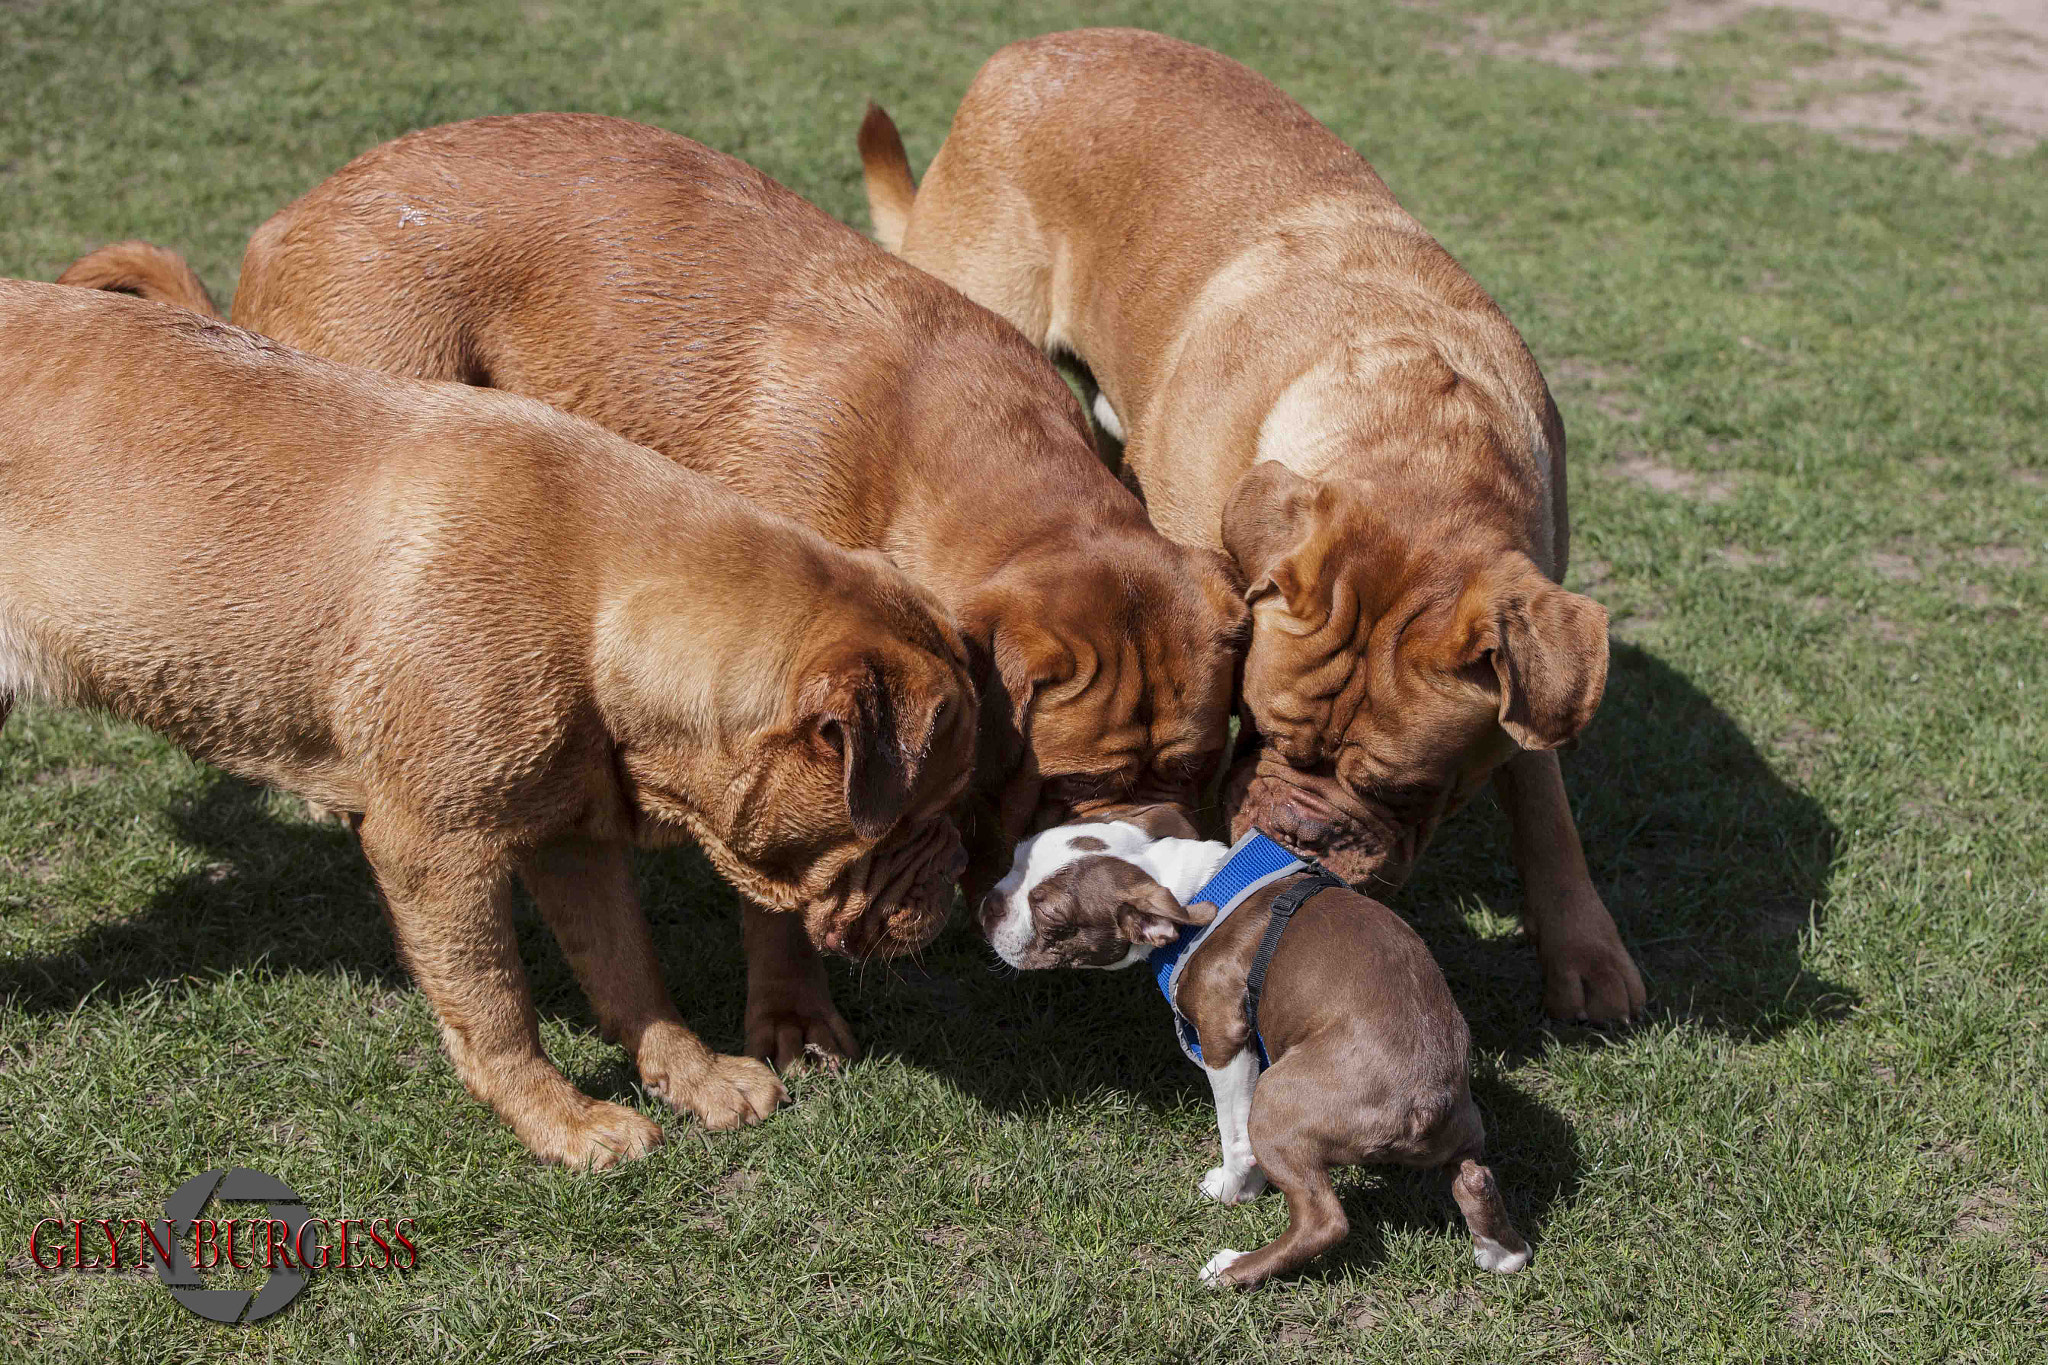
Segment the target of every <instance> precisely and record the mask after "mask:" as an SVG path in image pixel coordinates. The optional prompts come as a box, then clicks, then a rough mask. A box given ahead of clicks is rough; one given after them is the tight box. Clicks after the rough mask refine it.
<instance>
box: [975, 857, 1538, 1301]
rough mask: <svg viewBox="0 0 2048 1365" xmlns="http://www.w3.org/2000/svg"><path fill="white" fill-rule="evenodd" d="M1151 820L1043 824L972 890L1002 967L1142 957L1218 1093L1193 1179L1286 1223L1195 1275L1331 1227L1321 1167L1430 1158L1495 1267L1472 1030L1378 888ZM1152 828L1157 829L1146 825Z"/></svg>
mask: <svg viewBox="0 0 2048 1365" xmlns="http://www.w3.org/2000/svg"><path fill="white" fill-rule="evenodd" d="M1192 834H1193V831H1192V830H1191V829H1182V830H1180V831H1178V835H1177V834H1176V832H1174V831H1172V830H1171V829H1170V828H1166V827H1162V824H1161V823H1160V822H1158V821H1150V822H1147V823H1145V824H1139V823H1133V822H1128V821H1109V822H1102V823H1095V824H1085V825H1067V826H1063V827H1060V828H1058V829H1051V830H1046V831H1045V832H1043V833H1041V834H1038V835H1035V836H1033V837H1032V838H1030V839H1028V840H1026V841H1025V842H1024V843H1022V844H1021V845H1019V846H1018V849H1017V855H1016V860H1015V862H1014V864H1013V865H1012V867H1011V869H1010V872H1009V874H1008V875H1007V876H1005V877H1004V878H1003V879H1002V880H1001V881H1000V882H999V883H997V885H996V888H995V889H994V890H993V891H991V892H990V893H989V894H988V896H987V897H986V898H985V899H984V900H983V902H982V904H981V907H980V912H979V914H980V923H981V928H982V932H983V933H984V935H986V937H987V938H988V941H989V943H990V945H991V946H992V947H994V949H995V950H996V954H997V955H998V956H999V957H1001V958H1002V959H1003V961H1004V962H1007V963H1008V964H1009V965H1011V966H1012V967H1017V968H1020V969H1031V968H1040V967H1096V968H1104V969H1115V968H1121V967H1130V966H1136V965H1137V964H1139V963H1148V964H1149V965H1151V967H1152V968H1153V970H1154V972H1155V974H1156V976H1157V978H1158V980H1159V984H1160V989H1161V991H1162V993H1163V994H1164V995H1165V996H1166V999H1167V1003H1168V1004H1169V1006H1170V1007H1171V1009H1172V1012H1173V1019H1174V1026H1175V1028H1176V1030H1177V1031H1178V1033H1179V1035H1180V1041H1181V1046H1182V1048H1183V1050H1185V1051H1186V1052H1187V1053H1188V1056H1189V1057H1190V1059H1191V1060H1193V1061H1195V1062H1196V1063H1197V1064H1198V1065H1200V1066H1201V1067H1202V1069H1203V1070H1204V1072H1206V1073H1207V1075H1208V1077H1209V1084H1210V1086H1211V1087H1212V1089H1213V1090H1214V1092H1215V1096H1216V1126H1217V1128H1218V1130H1219V1131H1220V1133H1221V1135H1222V1140H1223V1162H1222V1164H1221V1165H1219V1166H1217V1167H1216V1168H1215V1169H1213V1170H1211V1171H1210V1172H1209V1173H1208V1174H1207V1175H1206V1176H1204V1177H1203V1178H1202V1193H1204V1194H1206V1195H1208V1196H1209V1197H1210V1198H1212V1199H1216V1200H1220V1201H1222V1202H1224V1203H1235V1202H1237V1201H1240V1200H1245V1199H1252V1198H1256V1197H1257V1196H1258V1195H1259V1194H1260V1193H1261V1192H1262V1191H1263V1190H1264V1189H1265V1187H1266V1185H1267V1183H1268V1182H1270V1183H1272V1184H1273V1185H1275V1186H1277V1187H1279V1189H1280V1192H1281V1193H1282V1194H1283V1195H1285V1196H1286V1199H1287V1212H1288V1226H1287V1231H1286V1232H1285V1233H1283V1234H1282V1235H1281V1236H1280V1237H1278V1238H1277V1239H1275V1240H1274V1241H1273V1242H1271V1243H1269V1244H1268V1245H1266V1246H1264V1247H1261V1248H1259V1249H1258V1250H1256V1251H1252V1252H1240V1251H1234V1250H1228V1249H1226V1250H1223V1251H1219V1252H1217V1253H1216V1254H1215V1256H1213V1257H1211V1258H1210V1260H1209V1262H1208V1263H1207V1264H1206V1265H1204V1266H1203V1267H1202V1272H1201V1274H1202V1279H1203V1280H1204V1281H1206V1282H1209V1283H1213V1284H1219V1285H1236V1286H1240V1287H1249V1286H1251V1285H1255V1284H1258V1283H1259V1282H1261V1281H1262V1280H1265V1279H1267V1278H1268V1277H1270V1276H1272V1275H1276V1274H1281V1273H1284V1272H1286V1271H1290V1270H1293V1269H1295V1268H1296V1267H1298V1266H1300V1265H1302V1264H1303V1263H1304V1262H1306V1261H1308V1260H1309V1259H1310V1258H1312V1257H1314V1256H1317V1255H1320V1254H1321V1253H1322V1252H1324V1251H1327V1250H1329V1249H1330V1248H1331V1247H1333V1246H1335V1245H1336V1244H1337V1243H1338V1242H1339V1241H1341V1240H1342V1239H1343V1237H1344V1235H1345V1233H1346V1232H1347V1231H1348V1227H1349V1225H1348V1223H1347V1221H1346V1219H1345V1216H1344V1210H1343V1208H1342V1206H1341V1205H1340V1204H1339V1203H1338V1201H1337V1195H1336V1192H1335V1190H1334V1189H1333V1188H1332V1186H1331V1184H1330V1175H1329V1171H1330V1168H1331V1167H1332V1166H1340V1165H1360V1164H1365V1163H1369V1162H1386V1163H1391V1164H1395V1165H1402V1166H1420V1167H1442V1168H1444V1169H1446V1170H1448V1171H1449V1172H1450V1173H1451V1176H1452V1184H1451V1190H1452V1194H1453V1196H1454V1197H1455V1198H1456V1200H1457V1203H1458V1208H1459V1210H1460V1211H1461V1212H1462V1213H1463V1214H1464V1216H1465V1222H1466V1225H1467V1227H1468V1228H1469V1229H1470V1231H1471V1234H1472V1255H1473V1259H1474V1260H1475V1261H1476V1262H1477V1263H1478V1264H1479V1265H1480V1267H1481V1268H1483V1269H1486V1270H1491V1271H1495V1272H1498V1273H1501V1274H1511V1273H1513V1272H1515V1271H1518V1270H1520V1269H1522V1268H1523V1267H1524V1266H1526V1265H1527V1264H1528V1263H1529V1247H1528V1244H1527V1243H1526V1242H1525V1241H1523V1240H1522V1237H1521V1234H1520V1233H1518V1232H1516V1230H1515V1227H1514V1224H1513V1223H1512V1222H1510V1221H1509V1219H1508V1214H1507V1209H1506V1207H1505V1206H1504V1205H1503V1203H1502V1202H1501V1197H1500V1191H1499V1188H1498V1186H1497V1185H1496V1184H1495V1182H1494V1178H1493V1173H1492V1172H1491V1171H1490V1170H1488V1169H1487V1168H1486V1166H1484V1165H1483V1164H1481V1157H1482V1156H1483V1155H1484V1148H1485V1129H1484V1127H1483V1125H1482V1123H1481V1121H1480V1117H1479V1110H1478V1107H1477V1106H1476V1105H1474V1104H1473V1102H1472V1092H1471V1085H1470V1077H1469V1055H1468V1054H1469V1052H1470V1046H1471V1036H1470V1034H1469V1032H1468V1031H1467V1029H1466V1026H1465V1017H1464V1015H1462V1014H1461V1013H1460V1012H1459V1010H1458V1006H1457V1002H1456V1001H1454V1000H1453V999H1452V998H1451V993H1450V989H1449V987H1448V986H1446V985H1445V984H1444V978H1443V973H1442V972H1441V971H1439V970H1438V969H1437V965H1436V962H1435V960H1434V959H1433V958H1432V957H1431V956H1430V954H1429V950H1428V948H1426V947H1425V946H1424V945H1423V942H1422V940H1421V938H1419V937H1418V936H1417V935H1416V933H1415V931H1414V930H1413V929H1411V928H1409V927H1408V925H1407V924H1405V923H1404V922H1403V921H1402V920H1401V919H1400V918H1399V917H1398V916H1397V915H1395V914H1394V913H1393V912H1392V911H1391V910H1389V909H1387V908H1386V907H1385V906H1384V905H1381V904H1380V903H1379V902H1378V901H1375V900H1372V899H1370V898H1368V897H1366V896H1363V895H1360V894H1358V893H1357V892H1355V891H1353V890H1351V889H1350V888H1349V887H1347V886H1345V885H1344V884H1343V883H1342V882H1340V881H1338V880H1337V879H1336V878H1334V877H1332V876H1330V875H1329V874H1328V873H1326V872H1324V871H1323V870H1322V869H1321V868H1320V867H1319V866H1316V865H1315V864H1311V863H1305V862H1304V861H1303V860H1302V859H1300V858H1297V857H1296V856H1295V855H1293V854H1291V853H1289V852H1288V851H1287V850H1285V849H1284V848H1282V847H1280V846H1279V845H1278V844H1275V843H1273V842H1272V841H1271V840H1269V839H1267V838H1265V837H1264V836H1263V835H1260V834H1258V833H1256V832H1254V833H1251V834H1248V835H1246V836H1245V837H1244V838H1243V839H1240V840H1239V841H1238V842H1237V844H1236V845H1234V846H1229V847H1226V846H1225V845H1223V844H1220V843H1213V842H1209V841H1206V840H1201V839H1195V838H1192V837H1181V836H1187V835H1192ZM1161 835H1164V836H1165V837H1159V836H1161Z"/></svg>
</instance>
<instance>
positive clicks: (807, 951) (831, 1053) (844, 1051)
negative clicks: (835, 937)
mask: <svg viewBox="0 0 2048 1365" xmlns="http://www.w3.org/2000/svg"><path fill="white" fill-rule="evenodd" d="M740 941H741V942H742V943H743V944H744V945H745V947H746V954H747V1055H748V1056H749V1057H759V1058H761V1059H762V1060H763V1061H767V1062H772V1063H773V1064H774V1065H775V1067H776V1068H777V1069H778V1070H782V1071H787V1070H788V1069H789V1068H790V1067H792V1066H797V1065H799V1064H801V1063H803V1062H804V1061H806V1060H807V1059H808V1058H810V1057H812V1056H816V1057H817V1058H819V1059H820V1060H821V1061H823V1062H824V1063H825V1064H826V1065H827V1066H833V1067H836V1066H838V1064H839V1063H840V1062H841V1061H842V1060H843V1061H849V1062H853V1061H859V1060H860V1044H859V1043H858V1042H856V1041H854V1037H853V1030H852V1028H850V1027H849V1026H848V1025H847V1022H846V1020H845V1018H843V1017H842V1016H841V1015H840V1013H839V1011H838V1010H837V1009H836V1008H835V1007H834V1006H833V1004H832V987H831V984H830V983H829V982H827V981H826V979H825V963H824V960H823V959H822V958H820V957H819V956H818V950H817V949H816V948H814V947H812V946H811V938H810V935H809V934H807V933H805V932H804V925H803V919H802V918H801V917H800V916H797V915H793V914H788V913H786V912H778V911H774V910H762V909H760V908H758V907H756V906H752V905H750V906H748V907H747V908H746V911H745V915H744V918H742V919H741V921H740Z"/></svg>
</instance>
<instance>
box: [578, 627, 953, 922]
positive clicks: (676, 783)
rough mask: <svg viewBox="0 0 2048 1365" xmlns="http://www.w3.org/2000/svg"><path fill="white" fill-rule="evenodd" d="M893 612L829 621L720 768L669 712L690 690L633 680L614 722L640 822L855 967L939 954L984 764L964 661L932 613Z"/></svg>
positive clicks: (679, 715)
mask: <svg viewBox="0 0 2048 1365" xmlns="http://www.w3.org/2000/svg"><path fill="white" fill-rule="evenodd" d="M897 605H898V606H900V608H901V609H900V610H898V611H896V612H895V613H893V619H887V620H879V621H877V620H863V619H859V618H851V619H848V620H835V621H821V622H820V623H819V634H818V637H817V638H816V639H814V640H812V641H810V642H808V643H807V644H806V646H805V648H804V650H803V651H802V652H801V653H800V654H799V656H798V658H797V659H796V661H795V666H794V667H793V668H792V669H791V670H790V674H789V677H788V679H787V681H786V684H785V685H784V687H783V692H782V695H781V696H779V697H777V698H773V699H771V702H772V704H773V706H774V711H775V721H774V723H772V724H770V725H767V726H764V727H761V728H759V729H757V730H756V731H755V732H754V733H753V734H752V735H751V737H750V738H749V739H748V741H747V742H746V743H745V744H744V745H743V746H741V747H740V748H738V749H737V750H736V751H732V752H723V753H721V754H720V755H719V761H717V762H716V763H707V762H705V761H704V760H703V759H702V757H701V754H702V752H703V749H702V748H701V747H698V748H693V747H691V746H689V745H684V744H679V743H676V742H675V736H676V735H678V734H679V733H683V732H686V731H687V730H689V729H691V728H697V729H698V730H699V732H700V733H701V731H702V729H703V728H704V727H703V726H702V724H701V721H699V720H698V718H696V717H692V716H690V715H688V714H685V713H684V712H683V710H682V708H679V707H677V706H676V705H674V704H673V700H672V698H673V697H674V696H682V695H687V693H686V692H685V691H684V690H682V689H676V690H675V691H674V692H672V694H671V699H670V700H669V701H668V702H667V704H664V701H663V699H662V697H661V693H660V692H659V691H658V690H657V688H656V687H654V686H650V685H649V684H650V683H658V681H659V680H658V678H646V679H634V680H632V681H631V687H630V693H629V695H631V696H632V697H633V698H634V699H635V702H636V703H637V704H636V705H635V706H634V708H633V711H634V715H635V723H633V724H631V725H630V726H626V725H622V724H621V723H620V720H619V719H617V718H614V719H613V720H612V730H613V733H614V735H615V736H616V737H617V742H618V758H619V763H620V766H621V767H622V768H623V769H624V770H625V773H626V775H627V777H628V778H629V779H630V781H631V785H632V787H633V790H634V795H635V799H636V801H637V803H638V805H639V807H640V810H641V812H642V814H643V816H644V817H646V819H647V820H648V821H649V822H651V823H652V824H653V825H655V826H657V827H658V826H661V825H667V826H671V827H674V826H680V827H682V828H684V829H687V830H688V831H689V833H690V835H691V836H692V837H694V838H695V839H696V840H697V842H698V843H699V844H701V845H702V846H703V848H704V850H705V852H706V854H707V855H708V856H709V857H710V859H711V861H712V863H713V864H714V865H715V866H716V867H717V868H718V870H719V872H720V873H721V874H722V875H724V876H725V877H726V879H727V880H729V881H730V882H732V884H733V886H734V887H735V888H736V889H737V890H739V892H740V893H741V894H742V895H745V896H748V897H750V898H752V899H754V900H756V901H758V902H759V903H761V904H763V905H766V906H770V907H773V908H777V909H783V910H790V911H793V912H796V913H798V914H801V915H802V916H803V920H804V927H805V929H806V930H807V932H808V933H809V935H810V938H811V941H812V942H813V943H815V944H816V945H817V946H818V947H819V948H821V949H825V950H828V951H831V952H837V953H842V954H845V955H846V956H849V957H868V956H874V955H883V956H888V955H893V954H898V953H906V952H913V951H915V950H916V949H918V948H921V947H923V946H924V945H925V944H927V943H929V942H930V941H931V940H932V939H933V938H934V937H935V936H936V935H937V934H938V932H939V930H940V929H941V928H942V927H943V926H944V924H945V920H946V915H947V913H948V912H949V911H950V910H951V908H952V904H953V892H954V887H955V884H956V883H957V882H958V880H959V878H960V874H961V873H962V871H963V870H964V869H965V866H966V854H965V851H964V849H963V848H962V846H961V842H960V834H959V830H958V829H957V827H956V826H955V825H954V822H953V819H952V816H951V814H950V808H951V807H952V805H953V803H954V802H955V801H957V800H958V799H959V797H960V795H961V793H962V792H964V791H965V790H966V787H967V781H968V777H969V775H970V772H971V767H972V763H973V758H974V742H975V731H976V705H975V699H974V690H973V683H972V679H971V678H970V675H969V673H968V666H967V655H966V651H965V649H964V647H963V646H962V645H961V643H960V639H959V637H958V635H957V634H956V633H955V632H954V631H953V630H952V628H951V627H950V626H947V625H944V624H942V617H941V616H940V615H939V614H938V612H937V609H936V607H935V606H933V605H930V604H926V603H922V602H917V601H914V600H911V599H905V601H904V602H902V603H900V604H897ZM835 627H836V628H837V629H835ZM677 648H678V649H679V650H680V649H688V648H689V642H688V641H686V640H685V641H678V642H677ZM696 652H697V653H699V654H701V653H702V651H701V650H698V651H696ZM740 685H742V686H744V685H746V683H745V681H744V680H741V681H740ZM697 700H698V702H699V704H705V703H706V702H708V703H709V704H711V705H718V704H722V699H720V698H717V697H715V696H714V697H711V698H705V697H704V696H703V695H702V692H701V689H700V690H699V695H698V698H697ZM607 709H608V710H618V709H620V708H619V707H617V706H608V708H607ZM688 755H695V756H696V757H693V758H692V757H686V756H688Z"/></svg>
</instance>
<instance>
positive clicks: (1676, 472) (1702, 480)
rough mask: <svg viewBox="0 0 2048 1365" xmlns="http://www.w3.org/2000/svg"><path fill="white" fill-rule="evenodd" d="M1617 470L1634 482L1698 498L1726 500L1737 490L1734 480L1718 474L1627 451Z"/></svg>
mask: <svg viewBox="0 0 2048 1365" xmlns="http://www.w3.org/2000/svg"><path fill="white" fill-rule="evenodd" d="M1614 472H1615V473H1616V474H1619V475H1620V476H1621V477H1622V478H1624V479H1627V480H1628V481H1629V482H1631V483H1639V484H1641V485H1642V486H1643V487H1645V488H1648V489H1651V490H1652V491H1654V492H1658V493H1675V494H1677V495H1678V496H1679V497H1681V498H1692V499H1693V500H1695V501H1697V502H1726V501H1728V499H1729V498H1731V497H1733V496H1734V494H1735V481H1734V480H1733V479H1732V478H1729V477H1726V476H1723V475H1716V474H1695V473H1694V472H1692V471H1691V470H1689V469H1677V468H1674V467H1673V466H1671V465H1668V464H1659V463H1658V462H1657V461H1655V460H1653V459H1651V458H1650V457H1649V456H1647V455H1641V454H1624V455H1623V456H1622V457H1621V458H1620V459H1618V460H1616V461H1615V462H1614Z"/></svg>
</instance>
